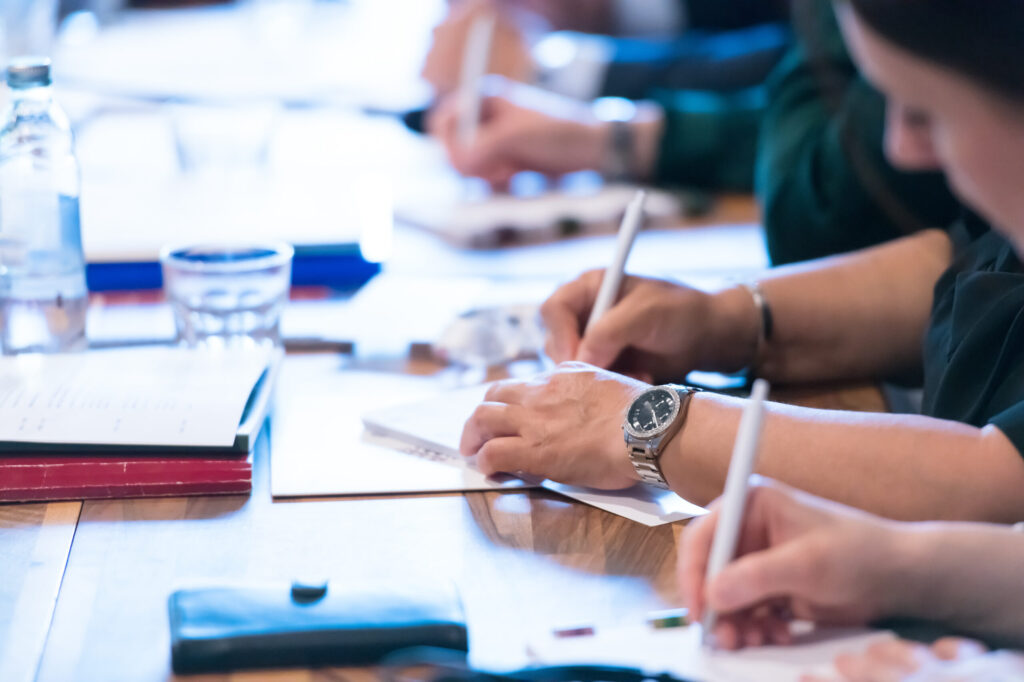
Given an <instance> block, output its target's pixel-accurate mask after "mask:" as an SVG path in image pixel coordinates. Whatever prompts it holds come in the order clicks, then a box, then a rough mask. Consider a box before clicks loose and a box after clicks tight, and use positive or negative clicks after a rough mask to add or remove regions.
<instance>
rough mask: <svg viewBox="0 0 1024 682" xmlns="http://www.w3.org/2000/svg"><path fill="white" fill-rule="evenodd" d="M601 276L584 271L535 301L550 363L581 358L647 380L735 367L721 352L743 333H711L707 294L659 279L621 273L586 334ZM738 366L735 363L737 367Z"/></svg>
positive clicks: (711, 311)
mask: <svg viewBox="0 0 1024 682" xmlns="http://www.w3.org/2000/svg"><path fill="white" fill-rule="evenodd" d="M603 277H604V270H591V271H589V272H585V273H584V274H583V275H581V276H580V277H578V278H577V279H576V280H574V281H572V282H570V283H568V284H566V285H564V286H562V287H560V288H559V289H558V290H557V291H556V292H555V293H554V294H552V295H551V297H550V298H548V300H547V301H545V302H544V304H543V305H542V306H541V310H540V312H541V317H542V318H543V320H544V325H545V327H546V328H547V338H546V340H545V352H546V353H547V354H548V356H549V357H550V358H551V359H552V360H554V361H555V362H564V361H568V360H576V361H579V362H586V363H589V364H592V365H596V366H598V367H603V368H607V369H612V370H614V371H617V372H621V373H623V374H627V375H629V376H632V377H635V378H637V379H640V380H642V381H646V382H649V383H658V382H661V381H668V380H673V379H679V378H680V377H683V376H686V374H687V373H688V372H689V371H690V370H692V369H698V368H701V369H734V368H731V367H726V365H727V364H728V360H727V359H726V355H725V354H724V352H723V351H724V350H725V349H726V348H727V347H728V346H729V342H730V341H731V342H733V343H735V342H736V341H737V340H739V339H742V338H743V334H742V333H738V332H737V331H736V330H729V331H727V332H725V333H724V334H718V333H716V326H715V325H712V324H711V321H712V319H713V314H712V313H713V310H712V309H713V307H714V306H713V305H712V300H713V299H712V296H711V295H709V294H706V293H704V292H702V291H698V290H697V289H691V288H690V287H687V286H684V285H681V284H676V283H673V282H668V281H664V280H658V279H652V278H647V277H634V276H629V277H626V278H625V279H624V280H623V283H622V288H621V292H620V295H619V298H618V301H617V302H616V303H615V305H614V306H612V307H611V309H609V310H608V312H606V313H605V314H604V315H603V316H602V317H601V318H600V319H599V320H598V321H597V322H595V323H594V326H593V327H592V328H591V329H590V330H589V331H587V333H586V335H585V336H584V335H583V330H584V328H585V327H586V324H587V320H588V318H589V317H590V311H591V309H592V308H593V306H594V300H595V299H596V298H597V291H598V289H599V288H600V287H601V279H602V278H603ZM748 305H749V306H750V315H751V318H752V319H751V324H755V323H756V322H755V321H754V320H753V314H754V311H753V305H752V304H750V303H748ZM750 334H751V338H752V339H753V338H754V337H753V335H754V334H756V331H755V330H754V329H753V328H751V331H750ZM747 345H748V346H749V348H750V349H753V348H754V345H755V344H754V341H751V342H750V343H749V344H747ZM743 364H745V361H743V360H739V361H737V362H736V367H741V366H743Z"/></svg>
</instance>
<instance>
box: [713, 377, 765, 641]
mask: <svg viewBox="0 0 1024 682" xmlns="http://www.w3.org/2000/svg"><path fill="white" fill-rule="evenodd" d="M767 397H768V382H767V381H765V380H764V379H758V380H757V381H755V382H754V386H753V389H752V390H751V392H750V400H749V401H748V402H747V406H746V407H745V408H744V410H743V415H742V416H741V417H740V426H739V429H737V431H736V442H735V444H734V445H733V448H732V460H731V461H730V463H729V473H728V475H727V476H726V478H725V492H723V493H722V507H721V511H720V512H719V515H718V526H717V527H716V528H715V537H714V539H713V540H712V541H711V554H710V555H709V556H708V570H707V573H706V575H705V581H704V582H705V584H707V583H709V582H711V580H712V579H713V578H714V577H715V576H717V575H718V574H719V573H720V572H721V570H722V569H723V568H725V567H726V565H728V563H729V562H730V561H732V559H733V557H734V556H735V555H736V544H737V543H738V542H739V538H740V529H741V528H742V527H743V511H744V509H745V508H746V505H747V488H748V487H749V484H750V475H751V474H752V473H753V472H754V465H755V463H756V462H757V446H758V442H759V440H760V437H761V423H762V421H763V418H764V401H765V398H767ZM716 617H717V616H716V614H715V612H714V611H712V610H711V609H708V610H707V611H705V612H704V618H703V620H702V621H701V626H702V630H703V634H702V636H703V638H704V643H705V644H710V635H711V628H713V627H714V625H715V619H716Z"/></svg>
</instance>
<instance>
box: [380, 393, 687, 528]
mask: <svg viewBox="0 0 1024 682" xmlns="http://www.w3.org/2000/svg"><path fill="white" fill-rule="evenodd" d="M486 391H487V386H486V385H482V386H471V387H468V388H461V389H457V390H453V391H449V392H446V393H442V394H437V395H434V396H432V397H430V398H427V399H425V400H421V401H419V402H414V403H406V404H401V405H397V406H394V407H388V408H383V409H379V410H373V411H371V412H367V413H365V414H364V415H363V424H364V425H365V427H366V429H367V430H368V431H369V432H370V433H372V434H374V435H376V436H380V437H385V438H389V439H393V440H397V441H399V442H401V443H404V444H405V445H406V446H407V448H409V449H410V450H411V451H413V452H418V453H420V454H421V456H427V457H430V458H431V459H433V460H435V461H437V462H439V464H442V465H447V466H458V467H472V466H473V465H472V461H471V460H467V459H466V458H465V457H463V456H462V455H461V454H460V453H459V438H460V437H461V434H462V427H463V424H465V422H466V420H467V419H468V418H469V416H470V415H471V414H472V412H473V410H474V409H475V408H476V406H477V405H479V404H480V402H481V401H482V400H483V397H484V394H485V393H486ZM623 456H625V451H623ZM536 484H537V485H539V486H541V487H543V488H546V489H548V490H551V491H553V492H557V493H560V494H562V495H565V496H566V497H569V498H572V499H574V500H577V501H579V502H583V503H585V504H589V505H591V506H594V507H597V508H599V509H603V510H605V511H608V512H611V513H613V514H617V515H619V516H623V517H625V518H628V519H631V520H633V521H636V522H637V523H642V524H644V525H647V526H657V525H661V524H665V523H671V522H673V521H681V520H684V519H689V518H692V517H694V516H699V515H701V514H703V513H705V510H704V509H703V508H702V507H699V506H697V505H695V504H692V503H690V502H687V501H686V500H684V499H683V498H681V497H679V496H678V495H676V494H675V493H673V492H671V491H668V490H661V489H659V488H654V487H651V486H647V485H643V484H637V485H636V486H634V487H632V488H630V489H627V490H614V491H606V490H593V489H588V488H579V487H575V486H569V485H565V484H562V483H556V482H554V481H547V480H545V481H538V482H536Z"/></svg>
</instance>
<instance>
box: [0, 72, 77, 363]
mask: <svg viewBox="0 0 1024 682" xmlns="http://www.w3.org/2000/svg"><path fill="white" fill-rule="evenodd" d="M6 78H7V85H8V87H9V88H10V93H9V94H10V103H9V105H8V107H7V111H6V114H5V116H4V121H3V128H2V129H0V349H2V351H3V353H4V354H7V355H10V354H14V353H25V352H43V353H53V352H63V351H74V350H80V349H83V348H84V347H85V345H86V338H85V313H86V308H87V306H88V294H87V291H86V287H85V258H84V256H83V254H82V237H81V230H80V228H79V219H78V196H79V184H80V180H79V172H78V162H77V161H76V160H75V155H74V149H73V141H72V136H71V127H70V125H69V123H68V118H67V116H66V115H65V114H64V112H63V111H62V110H61V109H60V107H58V106H57V105H56V104H55V103H54V101H53V92H52V88H51V86H50V83H51V80H50V61H49V60H48V59H45V58H38V57H29V58H20V59H16V60H13V61H12V62H11V63H10V65H8V67H7V72H6Z"/></svg>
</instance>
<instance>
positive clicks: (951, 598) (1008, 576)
mask: <svg viewBox="0 0 1024 682" xmlns="http://www.w3.org/2000/svg"><path fill="white" fill-rule="evenodd" d="M896 533H897V534H898V536H899V538H898V542H899V544H900V546H901V547H902V548H903V550H902V561H900V562H898V566H900V567H902V568H903V570H901V571H898V572H897V574H896V575H894V576H893V579H892V581H891V588H892V593H893V595H894V604H893V608H892V613H891V614H889V615H892V616H913V617H918V618H925V619H928V620H934V621H938V622H942V623H945V624H948V625H950V626H952V627H954V628H956V629H957V630H960V631H963V632H965V633H967V634H971V635H975V636H979V637H982V638H984V639H985V640H987V641H989V642H990V643H991V644H994V645H999V646H1013V647H1021V646H1024V576H1022V574H1021V570H1020V569H1021V567H1022V566H1024V533H1019V532H1014V531H1012V530H1010V529H1008V528H1005V527H999V526H989V525H981V524H968V523H929V524H906V525H904V524H899V525H898V526H897V530H896Z"/></svg>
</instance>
